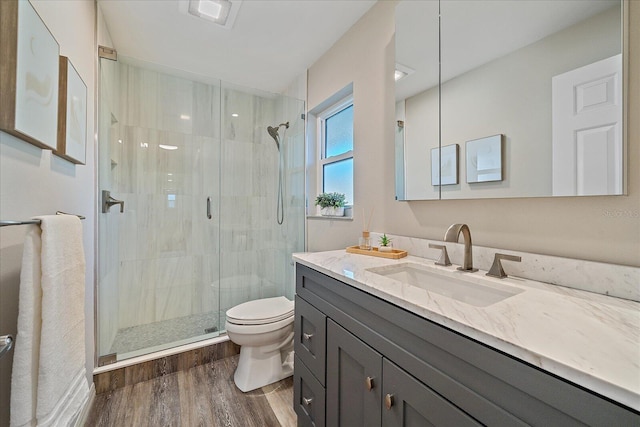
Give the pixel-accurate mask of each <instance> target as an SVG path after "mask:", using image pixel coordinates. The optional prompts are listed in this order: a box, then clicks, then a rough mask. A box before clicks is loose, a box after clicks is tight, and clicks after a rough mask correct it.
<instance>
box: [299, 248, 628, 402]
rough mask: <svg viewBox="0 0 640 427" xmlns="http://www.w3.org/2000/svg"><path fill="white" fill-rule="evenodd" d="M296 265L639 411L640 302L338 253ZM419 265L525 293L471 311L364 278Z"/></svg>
mask: <svg viewBox="0 0 640 427" xmlns="http://www.w3.org/2000/svg"><path fill="white" fill-rule="evenodd" d="M293 258H294V260H295V261H297V262H299V263H301V264H303V265H306V266H308V267H311V268H313V269H315V270H317V271H319V272H321V273H324V274H326V275H328V276H331V277H333V278H335V279H338V280H340V281H342V282H345V283H347V284H349V285H351V286H353V287H356V288H358V289H361V290H363V291H365V292H368V293H370V294H372V295H375V296H378V297H380V298H382V299H384V300H386V301H388V302H391V303H393V304H395V305H397V306H399V307H402V308H404V309H406V310H408V311H411V312H413V313H415V314H417V315H419V316H421V317H424V318H426V319H429V320H432V321H434V322H436V323H438V324H440V325H443V326H446V327H448V328H450V329H453V330H455V331H458V332H460V333H462V334H464V335H466V336H468V337H470V338H473V339H476V340H478V341H480V342H483V343H485V344H487V345H489V346H491V347H493V348H496V349H498V350H501V351H503V352H505V353H507V354H510V355H512V356H514V357H516V358H518V359H521V360H523V361H525V362H528V363H530V364H532V365H534V366H537V367H539V368H541V369H543V370H545V371H547V372H550V373H553V374H555V375H557V376H559V377H562V378H565V379H567V380H569V381H571V382H573V383H575V384H579V385H581V386H583V387H585V388H587V389H589V390H593V391H595V392H596V393H599V394H601V395H603V396H606V397H608V398H610V399H612V400H614V401H617V402H620V403H622V404H624V405H626V406H629V407H631V408H634V409H636V410H640V303H638V302H634V301H629V300H624V299H619V298H613V297H609V296H604V295H600V294H595V293H591V292H585V291H581V290H576V289H570V288H565V287H561V286H556V285H550V284H546V283H541V282H536V281H532V280H527V279H520V278H517V277H508V278H506V279H497V278H491V277H487V276H485V273H486V272H485V271H478V272H475V273H463V272H460V271H457V270H456V266H455V265H453V266H450V267H441V266H436V265H434V263H433V261H432V260H429V259H426V258H418V257H414V256H408V257H405V258H401V259H399V260H392V259H386V258H379V257H373V256H367V255H357V254H350V253H347V252H346V251H345V250H336V251H328V252H317V253H297V254H294V255H293ZM403 263H417V264H422V265H423V266H428V267H429V268H433V269H434V270H437V271H439V272H441V273H442V274H445V275H452V277H457V278H461V279H463V280H469V281H473V282H477V283H485V284H487V283H488V284H491V283H495V284H498V285H500V286H504V287H515V288H520V289H524V290H525V291H524V292H521V293H519V294H517V295H514V296H511V297H509V298H507V299H505V300H503V301H499V302H497V303H494V304H492V305H489V306H486V307H476V306H473V305H469V304H466V303H463V302H459V301H456V300H454V299H451V298H448V297H445V296H441V295H438V294H436V293H433V292H428V291H426V290H423V289H420V288H417V287H414V286H409V285H406V284H403V283H401V282H399V281H397V280H393V279H390V278H388V277H385V276H382V275H379V274H375V273H373V272H370V271H367V269H369V268H374V267H383V266H390V265H397V264H403Z"/></svg>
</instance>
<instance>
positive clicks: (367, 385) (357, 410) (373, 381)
mask: <svg viewBox="0 0 640 427" xmlns="http://www.w3.org/2000/svg"><path fill="white" fill-rule="evenodd" d="M381 396H382V356H381V355H380V353H378V352H376V351H375V350H373V349H372V348H371V347H369V346H368V345H366V344H365V343H363V342H362V341H360V340H359V339H358V338H357V337H355V336H354V335H352V334H351V333H349V332H347V331H346V330H344V329H343V328H342V327H340V326H338V325H337V324H336V323H334V322H333V321H332V320H331V319H327V414H326V416H327V425H329V426H344V427H355V426H366V427H370V426H379V425H380V416H381V400H380V399H381Z"/></svg>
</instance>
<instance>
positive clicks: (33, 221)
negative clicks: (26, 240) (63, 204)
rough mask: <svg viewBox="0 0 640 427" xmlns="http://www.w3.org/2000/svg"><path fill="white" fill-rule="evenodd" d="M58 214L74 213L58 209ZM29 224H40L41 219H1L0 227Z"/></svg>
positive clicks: (79, 216) (81, 217)
mask: <svg viewBox="0 0 640 427" xmlns="http://www.w3.org/2000/svg"><path fill="white" fill-rule="evenodd" d="M56 215H73V214H68V213H66V212H62V211H57V212H56ZM76 216H77V217H78V218H80V219H85V217H84V216H82V215H76ZM27 224H40V220H39V219H29V220H27V221H10V220H0V227H6V226H8V225H27Z"/></svg>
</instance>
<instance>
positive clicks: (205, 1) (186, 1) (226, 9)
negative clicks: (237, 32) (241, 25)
mask: <svg viewBox="0 0 640 427" xmlns="http://www.w3.org/2000/svg"><path fill="white" fill-rule="evenodd" d="M178 3H179V8H180V12H182V13H184V14H188V15H192V16H196V17H198V18H202V19H206V20H207V21H211V22H214V23H216V24H218V25H220V26H222V27H224V28H226V29H231V27H233V23H234V22H235V20H236V16H237V15H238V9H240V5H241V4H242V0H179V2H178Z"/></svg>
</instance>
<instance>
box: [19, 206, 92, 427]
mask: <svg viewBox="0 0 640 427" xmlns="http://www.w3.org/2000/svg"><path fill="white" fill-rule="evenodd" d="M39 219H40V220H41V225H40V228H41V229H42V233H41V240H42V247H41V251H40V254H41V256H40V259H39V263H40V265H39V267H40V272H41V276H40V281H39V283H40V289H41V298H42V299H41V304H40V307H38V298H37V297H34V298H31V296H30V295H29V294H28V293H27V294H26V297H27V298H26V301H25V304H29V301H30V300H32V301H33V307H30V308H29V307H26V308H25V312H26V314H25V316H22V313H21V312H19V313H18V322H19V323H20V319H21V317H27V319H26V321H29V320H30V319H28V316H29V314H30V312H33V313H34V314H33V317H36V316H37V314H39V313H41V316H40V319H33V325H32V326H29V325H27V326H25V327H24V329H25V330H27V331H28V330H29V329H32V330H33V331H35V332H37V329H39V325H41V331H40V334H39V335H40V336H39V337H37V336H36V335H37V334H36V333H35V332H34V334H33V339H32V340H31V341H32V343H33V347H38V346H39V357H37V358H35V360H32V361H31V363H32V365H31V367H28V366H25V367H22V368H21V369H22V370H23V371H26V372H29V369H31V372H33V369H37V391H36V395H37V398H36V404H35V424H34V420H33V419H32V420H31V421H30V424H20V422H21V421H22V420H23V419H26V417H22V416H20V417H19V418H18V417H17V416H16V417H15V423H14V415H13V411H14V408H13V404H12V417H11V423H12V425H16V426H20V425H38V426H48V425H55V426H67V425H70V424H71V423H72V421H73V420H74V419H75V417H76V416H77V415H78V413H79V412H80V410H81V409H82V406H83V404H84V403H85V401H86V399H87V397H88V396H89V385H88V382H87V379H86V376H85V343H84V341H85V330H84V286H85V259H84V250H83V247H82V224H81V223H80V220H79V219H78V218H77V217H75V216H72V215H55V216H54V215H52V216H45V217H40V218H39ZM35 234H37V233H35ZM35 234H34V235H35ZM34 239H35V237H34ZM25 246H26V243H25ZM34 252H35V251H34ZM25 253H26V249H25ZM34 257H35V256H34ZM27 261H28V260H27V259H26V255H25V256H24V257H23V266H24V264H25V263H26V262H27ZM37 263H38V260H34V261H33V264H37ZM32 270H34V271H36V268H35V267H33V266H32ZM23 273H24V272H23ZM25 274H26V275H27V279H29V278H31V277H32V275H31V274H29V273H25ZM33 276H35V274H34V275H33ZM22 277H23V274H21V280H22ZM35 281H36V279H35V278H33V282H35ZM28 286H29V283H28V281H27V283H25V288H26V287H28ZM33 288H35V284H34V285H33ZM22 289H23V286H22V283H21V286H20V292H21V295H20V307H19V309H20V311H22V310H23V307H22V306H23V304H22V300H23V296H22ZM33 293H34V294H37V293H38V290H37V289H33ZM20 334H21V327H20V324H19V325H18V334H17V337H16V354H15V355H14V366H15V363H16V362H15V359H16V358H17V356H18V354H17V352H18V347H19V346H20V343H21V341H22V340H21V337H20ZM36 343H37V344H38V345H36ZM33 353H35V349H32V354H33ZM20 363H22V362H20ZM33 366H35V368H34V367H33ZM18 375H19V372H16V371H14V373H13V378H15V380H16V382H17V381H20V378H18ZM13 378H12V384H13V383H14V381H13ZM14 393H15V392H14V391H12V403H13V402H14V396H13V395H14ZM31 393H32V395H33V391H31ZM23 394H24V393H23ZM26 409H28V408H25V412H26ZM31 410H32V411H33V408H31Z"/></svg>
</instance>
